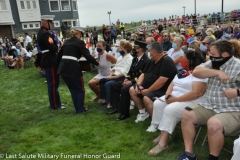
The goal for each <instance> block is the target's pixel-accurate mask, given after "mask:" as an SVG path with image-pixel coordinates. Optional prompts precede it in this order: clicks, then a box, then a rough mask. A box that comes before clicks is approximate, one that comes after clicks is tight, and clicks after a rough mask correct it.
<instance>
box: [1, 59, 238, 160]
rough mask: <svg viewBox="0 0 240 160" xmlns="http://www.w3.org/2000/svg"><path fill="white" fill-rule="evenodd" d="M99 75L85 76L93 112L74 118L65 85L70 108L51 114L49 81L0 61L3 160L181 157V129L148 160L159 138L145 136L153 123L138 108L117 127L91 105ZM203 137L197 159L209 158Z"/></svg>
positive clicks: (162, 159)
mask: <svg viewBox="0 0 240 160" xmlns="http://www.w3.org/2000/svg"><path fill="white" fill-rule="evenodd" d="M95 74H96V72H94V73H87V74H84V80H85V89H86V99H85V104H86V107H88V108H89V111H88V112H86V113H84V114H78V115H76V114H75V109H74V106H73V103H72V100H71V97H70V92H69V91H68V88H67V86H66V85H65V84H64V83H63V81H62V80H61V84H60V86H59V92H60V96H61V101H62V103H65V104H66V106H67V107H68V108H67V109H66V110H51V109H49V103H48V96H47V86H46V83H44V81H45V79H44V78H42V77H40V75H39V74H38V73H37V71H36V68H35V67H34V66H32V67H27V68H25V69H24V70H15V69H13V70H10V69H8V68H7V67H5V66H4V65H3V62H2V61H1V62H0V80H1V84H0V97H1V99H0V143H1V144H0V158H2V157H1V156H4V158H2V159H24V160H25V159H33V158H34V157H36V158H35V159H40V158H41V159H53V158H52V156H59V157H58V159H104V157H105V156H106V157H107V158H110V157H111V155H117V156H119V155H120V159H123V160H146V159H153V160H154V159H160V160H176V159H177V158H179V156H180V155H181V154H182V152H183V150H184V144H183V139H182V134H181V130H180V129H178V128H177V129H176V130H175V132H174V134H173V135H172V137H171V138H170V140H169V147H168V149H167V150H166V151H164V152H163V153H161V154H160V155H157V156H148V154H147V152H148V150H150V149H151V148H152V147H154V146H155V145H154V144H152V142H151V141H152V140H153V139H154V138H155V137H157V136H158V134H159V132H158V133H148V132H146V129H147V127H148V126H149V124H150V122H151V120H150V119H148V120H146V121H144V122H141V123H135V122H134V120H135V118H136V115H137V112H138V111H137V109H136V108H135V109H134V110H131V112H130V113H131V117H130V118H129V119H126V120H125V121H120V122H118V121H116V120H115V119H116V118H117V117H118V114H115V115H106V113H105V112H102V111H101V109H100V108H99V107H98V105H97V103H96V102H90V99H91V98H93V97H94V95H93V92H92V91H91V90H90V89H89V88H88V86H87V82H88V80H90V79H91V78H92V77H93V76H94V75H95ZM205 134H206V131H202V132H201V135H200V137H199V139H198V141H197V143H196V144H195V146H194V147H195V152H196V154H197V158H198V159H199V160H205V159H207V157H208V154H209V152H208V147H207V143H206V144H205V145H204V147H201V143H202V141H203V138H204V136H205ZM233 139H234V138H230V139H229V138H228V139H227V140H226V145H225V147H226V148H228V149H230V150H232V147H233ZM71 155H73V156H74V155H76V156H78V157H76V158H74V157H71ZM6 156H7V157H6ZM24 156H26V157H27V158H24ZM231 156H232V155H231V154H229V153H227V152H225V151H222V152H221V155H220V160H229V159H231ZM54 159H56V157H55V158H54ZM115 159H117V158H115Z"/></svg>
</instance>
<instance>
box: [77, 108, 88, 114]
mask: <svg viewBox="0 0 240 160" xmlns="http://www.w3.org/2000/svg"><path fill="white" fill-rule="evenodd" d="M87 111H88V108H85V109H84V110H82V111H81V112H77V114H80V113H84V112H87Z"/></svg>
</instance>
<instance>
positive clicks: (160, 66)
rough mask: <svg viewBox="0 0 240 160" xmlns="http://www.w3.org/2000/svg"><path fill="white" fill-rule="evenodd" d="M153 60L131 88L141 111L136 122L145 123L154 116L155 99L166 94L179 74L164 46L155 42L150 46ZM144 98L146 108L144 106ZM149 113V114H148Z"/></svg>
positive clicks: (133, 97)
mask: <svg viewBox="0 0 240 160" xmlns="http://www.w3.org/2000/svg"><path fill="white" fill-rule="evenodd" d="M148 51H149V52H150V57H151V60H152V61H150V62H149V63H148V64H147V66H146V70H144V71H143V73H142V74H141V75H140V77H139V78H138V80H137V85H135V86H133V87H131V88H130V91H129V93H130V95H131V98H132V100H133V101H134V103H135V105H136V106H137V107H138V109H139V114H138V115H137V119H136V120H135V122H136V123H137V122H139V121H144V120H145V119H146V118H148V117H149V114H150V116H151V115H152V110H153V101H154V99H155V97H161V96H163V95H164V94H165V92H166V90H167V88H168V85H169V84H170V83H171V81H172V79H173V78H174V76H175V75H176V73H177V69H176V66H175V64H174V62H173V60H172V59H171V58H170V57H168V56H167V55H164V53H163V49H162V46H161V44H160V43H159V42H153V43H151V44H150V45H149V46H148ZM142 98H143V101H144V104H145V107H146V109H147V111H148V112H146V111H145V108H144V107H143V105H142ZM148 113H149V114H148Z"/></svg>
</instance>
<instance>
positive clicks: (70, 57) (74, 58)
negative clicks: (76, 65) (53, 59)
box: [62, 56, 79, 62]
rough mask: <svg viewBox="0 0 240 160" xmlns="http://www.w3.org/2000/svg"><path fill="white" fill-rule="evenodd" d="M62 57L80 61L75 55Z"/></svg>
mask: <svg viewBox="0 0 240 160" xmlns="http://www.w3.org/2000/svg"><path fill="white" fill-rule="evenodd" d="M62 59H71V60H74V61H78V62H79V59H77V58H76V57H73V56H62Z"/></svg>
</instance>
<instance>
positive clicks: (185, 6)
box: [182, 6, 186, 16]
mask: <svg viewBox="0 0 240 160" xmlns="http://www.w3.org/2000/svg"><path fill="white" fill-rule="evenodd" d="M182 8H183V15H184V16H185V8H186V6H183V7H182Z"/></svg>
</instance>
